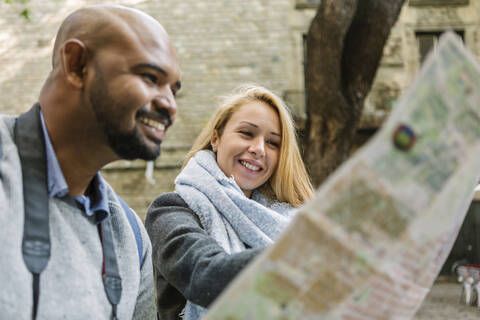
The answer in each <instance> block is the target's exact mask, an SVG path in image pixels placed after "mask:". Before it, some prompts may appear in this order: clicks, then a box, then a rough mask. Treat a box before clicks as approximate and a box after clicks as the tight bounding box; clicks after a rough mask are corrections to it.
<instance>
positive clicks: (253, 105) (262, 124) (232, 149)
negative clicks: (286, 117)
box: [211, 101, 282, 197]
mask: <svg viewBox="0 0 480 320" xmlns="http://www.w3.org/2000/svg"><path fill="white" fill-rule="evenodd" d="M281 140H282V136H281V130H280V120H279V118H278V115H277V112H276V111H275V109H273V108H272V107H270V106H269V105H268V104H266V103H264V102H261V101H252V102H248V103H246V104H244V105H242V106H241V107H240V108H239V109H238V110H237V111H236V112H235V113H234V114H233V115H232V117H231V118H230V120H228V122H227V124H226V125H225V128H224V130H223V133H222V136H221V137H219V136H218V134H217V133H215V134H214V136H213V138H212V141H211V144H212V147H213V150H214V151H216V153H217V163H218V166H219V167H220V169H222V171H223V172H224V173H225V175H226V176H227V177H231V176H233V177H234V178H235V182H236V183H237V184H238V185H239V187H240V189H242V190H243V192H244V193H245V195H246V196H247V197H250V195H251V193H252V190H254V189H256V188H258V187H260V186H261V185H263V184H264V183H265V182H267V181H268V179H270V177H271V176H272V174H273V173H274V172H275V170H276V168H277V164H278V158H279V154H280V143H281Z"/></svg>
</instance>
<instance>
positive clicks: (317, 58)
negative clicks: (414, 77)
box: [305, 0, 405, 186]
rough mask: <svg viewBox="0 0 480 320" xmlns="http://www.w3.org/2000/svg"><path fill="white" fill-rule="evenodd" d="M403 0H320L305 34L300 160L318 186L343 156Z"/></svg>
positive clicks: (350, 141) (348, 146)
mask: <svg viewBox="0 0 480 320" xmlns="http://www.w3.org/2000/svg"><path fill="white" fill-rule="evenodd" d="M404 1H405V0H322V2H321V4H320V5H319V8H318V10H317V14H316V16H315V17H314V19H313V20H312V23H311V25H310V29H309V31H308V35H307V57H306V66H305V84H306V85H305V87H306V95H307V123H306V131H305V139H306V141H305V162H306V165H307V168H308V170H309V173H310V175H311V177H312V181H313V184H314V185H315V186H318V185H319V184H320V183H322V182H323V181H324V180H325V178H326V177H327V176H328V175H329V174H330V173H331V172H333V171H334V170H335V169H336V168H337V167H338V166H339V165H340V164H341V163H342V162H343V161H344V160H345V159H346V158H347V156H348V154H349V151H350V149H351V147H352V142H353V139H354V136H355V132H356V129H357V126H358V123H359V121H360V116H361V114H362V109H363V103H364V100H365V97H366V96H367V94H368V92H369V91H370V88H371V86H372V82H373V79H374V77H375V73H376V70H377V68H378V65H379V63H380V59H381V57H382V53H383V47H384V45H385V43H386V41H387V38H388V35H389V34H390V29H391V28H392V27H393V25H394V23H395V22H396V20H397V18H398V16H399V14H400V10H401V8H402V5H403V3H404Z"/></svg>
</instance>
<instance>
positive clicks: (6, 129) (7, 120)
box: [0, 114, 16, 137]
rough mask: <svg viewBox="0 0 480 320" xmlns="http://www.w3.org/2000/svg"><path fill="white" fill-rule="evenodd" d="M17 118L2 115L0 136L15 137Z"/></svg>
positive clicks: (0, 116) (0, 117) (0, 118)
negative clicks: (14, 130) (14, 128)
mask: <svg viewBox="0 0 480 320" xmlns="http://www.w3.org/2000/svg"><path fill="white" fill-rule="evenodd" d="M15 119H16V116H11V115H6V114H0V135H2V136H5V135H9V136H11V137H12V136H13V127H14V126H15Z"/></svg>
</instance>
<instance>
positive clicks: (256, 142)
mask: <svg viewBox="0 0 480 320" xmlns="http://www.w3.org/2000/svg"><path fill="white" fill-rule="evenodd" d="M248 149H249V150H248V151H249V152H251V153H253V154H255V156H256V157H257V158H261V157H263V156H265V141H263V138H261V137H257V138H256V139H252V140H251V143H250V146H249V148H248Z"/></svg>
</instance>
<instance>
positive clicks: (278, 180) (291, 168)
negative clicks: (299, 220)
mask: <svg viewBox="0 0 480 320" xmlns="http://www.w3.org/2000/svg"><path fill="white" fill-rule="evenodd" d="M312 193H313V189H312V186H311V184H310V180H309V178H308V175H307V173H306V170H305V167H304V165H303V162H302V160H301V156H300V152H299V148H298V145H297V141H296V136H295V130H294V126H293V121H292V117H291V115H290V113H289V111H288V109H287V107H286V105H285V103H284V102H283V101H282V100H281V99H280V98H279V97H278V96H277V95H275V94H274V93H272V92H271V91H269V90H267V89H265V88H263V87H260V86H252V85H247V86H242V87H240V88H238V89H237V90H236V91H235V92H234V93H233V94H231V95H229V96H227V97H225V98H224V100H223V102H222V103H221V105H220V106H219V108H218V109H217V111H216V112H215V113H214V115H213V116H212V118H211V119H210V121H209V122H208V124H207V125H206V127H205V128H204V129H203V130H202V132H201V133H200V135H199V137H198V138H197V140H196V141H195V143H194V145H193V147H192V149H191V151H190V152H189V154H188V155H187V159H186V160H185V163H184V167H183V169H182V172H181V173H180V174H179V176H178V177H177V179H176V180H175V192H173V193H167V194H162V195H160V196H159V197H157V199H155V201H154V202H153V203H152V205H151V207H150V209H149V212H148V214H147V218H146V221H145V224H146V227H147V231H148V233H149V235H150V238H151V240H152V244H153V262H154V268H155V271H156V272H155V274H156V278H155V281H156V288H157V307H158V310H159V313H160V314H159V315H160V318H161V319H181V318H183V319H189V320H190V319H199V318H200V317H201V316H202V315H203V314H204V312H205V311H206V309H205V308H207V307H208V306H209V305H210V303H211V302H212V301H213V300H214V299H215V298H216V297H217V296H218V295H219V294H220V293H221V291H222V290H223V289H224V288H225V287H226V286H227V285H228V283H229V282H230V281H231V280H232V279H233V278H234V277H235V276H236V275H237V273H238V272H239V271H240V270H241V269H242V268H243V267H244V266H245V265H246V264H247V263H248V262H249V261H250V260H251V259H253V257H255V256H256V255H257V254H258V253H260V252H261V251H262V250H263V249H264V248H265V247H266V246H268V245H270V244H272V243H273V241H275V239H276V238H277V237H278V236H279V234H280V233H281V232H282V231H283V230H284V229H285V227H286V226H287V225H288V223H289V222H290V220H291V218H292V217H293V215H294V208H295V207H296V206H298V205H300V204H301V203H303V202H304V201H305V200H307V199H309V198H310V197H311V195H312ZM180 314H183V316H181V315H180Z"/></svg>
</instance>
